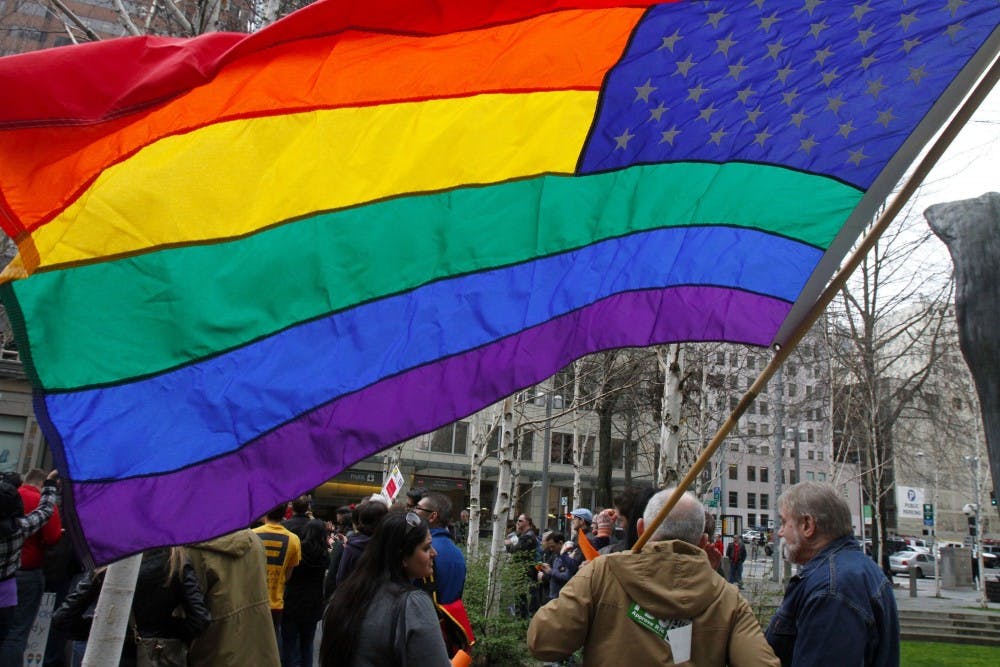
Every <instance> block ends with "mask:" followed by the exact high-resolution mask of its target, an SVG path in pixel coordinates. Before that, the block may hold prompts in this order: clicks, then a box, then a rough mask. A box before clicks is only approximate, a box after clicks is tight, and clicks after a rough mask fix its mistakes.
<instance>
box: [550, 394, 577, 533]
mask: <svg viewBox="0 0 1000 667" xmlns="http://www.w3.org/2000/svg"><path fill="white" fill-rule="evenodd" d="M544 440H545V444H544V445H543V446H542V449H543V452H542V532H545V531H546V530H548V529H549V459H550V458H551V457H552V386H551V385H550V386H549V390H548V391H547V392H545V436H544ZM564 444H565V442H564ZM574 444H576V443H574Z"/></svg>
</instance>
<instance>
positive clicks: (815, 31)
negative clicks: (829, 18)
mask: <svg viewBox="0 0 1000 667" xmlns="http://www.w3.org/2000/svg"><path fill="white" fill-rule="evenodd" d="M829 27H830V26H829V25H827V23H826V19H823V20H822V21H820V22H819V23H810V24H809V34H810V35H812V36H813V37H815V38H816V39H819V34H820V33H821V32H823V31H824V30H826V29H827V28H829Z"/></svg>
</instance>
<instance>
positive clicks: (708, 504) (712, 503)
mask: <svg viewBox="0 0 1000 667" xmlns="http://www.w3.org/2000/svg"><path fill="white" fill-rule="evenodd" d="M718 506H719V501H717V500H716V499H715V498H713V499H711V500H706V501H705V507H718Z"/></svg>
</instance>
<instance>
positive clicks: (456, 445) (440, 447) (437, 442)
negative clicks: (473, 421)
mask: <svg viewBox="0 0 1000 667" xmlns="http://www.w3.org/2000/svg"><path fill="white" fill-rule="evenodd" d="M468 439H469V424H468V423H467V422H455V423H454V424H449V425H448V426H444V427H442V428H439V429H438V430H436V431H434V434H433V435H432V436H431V451H432V452H439V453H442V454H465V447H466V444H467V441H468Z"/></svg>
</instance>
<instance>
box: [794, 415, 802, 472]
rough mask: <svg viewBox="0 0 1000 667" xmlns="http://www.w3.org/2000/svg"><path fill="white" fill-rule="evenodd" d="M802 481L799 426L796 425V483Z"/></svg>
mask: <svg viewBox="0 0 1000 667" xmlns="http://www.w3.org/2000/svg"><path fill="white" fill-rule="evenodd" d="M801 481H802V457H801V456H800V455H799V425H798V424H796V425H795V483H796V484H798V483H799V482H801Z"/></svg>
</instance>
